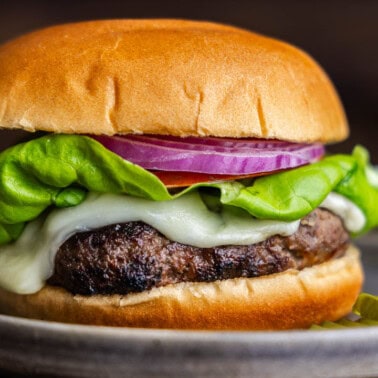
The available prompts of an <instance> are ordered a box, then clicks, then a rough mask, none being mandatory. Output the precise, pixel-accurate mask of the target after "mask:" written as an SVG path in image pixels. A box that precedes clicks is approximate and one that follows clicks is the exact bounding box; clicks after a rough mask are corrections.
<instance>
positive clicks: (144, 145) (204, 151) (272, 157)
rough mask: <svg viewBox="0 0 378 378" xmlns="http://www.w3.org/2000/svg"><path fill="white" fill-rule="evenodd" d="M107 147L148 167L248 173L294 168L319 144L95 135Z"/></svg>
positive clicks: (317, 151) (317, 153)
mask: <svg viewBox="0 0 378 378" xmlns="http://www.w3.org/2000/svg"><path fill="white" fill-rule="evenodd" d="M93 138H94V139H96V140H97V141H98V142H100V143H101V144H103V145H104V146H105V147H106V148H108V149H109V150H111V151H113V152H115V153H116V154H118V155H120V156H121V157H123V158H124V159H126V160H129V161H131V162H132V163H135V164H138V165H140V166H141V167H143V168H145V169H148V170H157V171H175V172H197V173H204V174H216V175H251V174H258V173H261V172H275V171H278V170H283V169H289V168H295V167H298V166H301V165H305V164H309V163H312V162H314V161H317V160H319V159H320V158H321V157H322V156H323V154H324V147H323V145H321V144H318V143H315V144H304V143H290V142H285V141H279V140H264V139H231V138H212V137H210V138H197V137H187V138H180V137H172V136H160V135H159V136H157V135H153V136H151V135H126V136H118V135H116V136H95V137H93Z"/></svg>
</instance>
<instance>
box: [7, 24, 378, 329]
mask: <svg viewBox="0 0 378 378" xmlns="http://www.w3.org/2000/svg"><path fill="white" fill-rule="evenodd" d="M0 126H1V127H2V128H5V129H23V130H26V131H29V132H31V133H33V132H35V131H39V133H35V134H31V140H29V141H27V142H24V143H20V144H18V145H15V146H13V147H10V148H8V149H7V150H5V151H3V152H1V154H0V180H1V186H0V244H1V246H0V288H1V289H0V311H1V312H2V313H4V314H10V315H15V316H22V317H30V318H37V319H44V320H53V321H60V322H71V323H83V324H94V325H111V326H129V327H156V328H178V329H240V330H241V329H256V330H261V329H289V328H304V327H308V326H310V325H311V324H317V323H321V322H323V321H325V320H330V321H332V320H336V319H338V318H340V317H342V316H343V315H345V314H346V313H348V312H349V311H350V309H351V307H352V305H353V303H354V301H355V300H356V297H357V295H358V293H359V291H360V289H361V284H362V280H363V274H362V269H361V264H360V260H359V252H358V250H357V249H356V247H354V246H353V244H352V243H351V237H354V236H357V235H359V234H362V233H364V232H366V231H368V230H369V229H371V228H373V227H375V226H376V225H377V224H378V215H377V212H376V211H375V209H376V207H377V204H378V189H377V177H376V173H375V172H374V171H373V170H372V168H371V166H370V165H369V161H368V153H367V152H366V150H365V149H364V148H363V147H360V146H359V147H356V148H355V150H354V151H353V154H351V155H342V154H339V155H333V156H330V155H326V154H325V152H324V144H326V143H334V142H337V141H341V140H343V139H344V138H346V137H347V134H348V126H347V121H346V118H345V115H344V111H343V108H342V105H341V103H340V100H339V98H338V96H337V93H336V92H335V89H334V87H333V86H332V84H331V82H330V80H329V79H328V77H327V76H326V74H325V73H324V72H323V71H322V69H321V68H320V67H319V66H318V65H317V64H316V63H315V62H314V61H313V60H312V58H310V57H309V56H308V55H307V54H305V53H304V52H302V51H300V50H299V49H297V48H295V47H293V46H290V45H288V44H286V43H283V42H280V41H277V40H274V39H270V38H267V37H263V36H261V35H258V34H254V33H251V32H249V31H246V30H242V29H238V28H235V27H231V26H225V25H219V24H214V23H207V22H192V21H180V20H111V21H93V22H83V23H74V24H67V25H60V26H54V27H49V28H47V29H43V30H39V31H36V32H33V33H30V34H27V35H25V36H21V37H19V38H17V39H15V40H13V41H10V42H8V43H6V44H4V45H3V46H1V47H0Z"/></svg>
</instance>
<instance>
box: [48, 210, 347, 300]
mask: <svg viewBox="0 0 378 378" xmlns="http://www.w3.org/2000/svg"><path fill="white" fill-rule="evenodd" d="M348 242H349V236H348V233H347V231H346V230H345V228H344V226H343V223H342V221H341V220H340V218H339V217H337V216H336V215H334V214H332V213H331V212H329V211H327V210H324V209H316V210H315V211H313V212H312V213H310V214H309V215H307V216H306V217H305V218H303V219H302V220H301V223H300V226H299V228H298V231H297V232H296V233H294V234H293V235H291V236H288V237H284V236H279V235H276V236H273V237H271V238H269V239H267V240H265V241H263V242H261V243H257V244H252V245H247V246H236V245H231V246H220V247H213V248H198V247H193V246H188V245H185V244H181V243H178V242H174V241H171V240H169V239H167V238H166V237H164V236H163V235H162V234H161V233H160V232H159V231H157V230H156V229H154V228H152V227H151V226H149V225H147V224H145V223H142V222H127V223H123V224H115V225H111V226H107V227H103V228H101V229H98V230H94V231H89V232H83V233H79V234H76V235H74V236H72V237H71V238H69V239H68V240H67V241H66V242H65V243H64V244H63V245H62V246H61V247H60V248H59V250H58V252H57V255H56V258H55V270H54V274H53V276H52V277H51V278H50V279H49V280H48V283H49V284H51V285H56V286H61V287H63V288H65V289H67V290H68V291H70V292H71V293H73V294H82V295H91V294H128V293H133V292H141V291H144V290H149V289H151V288H153V287H160V286H165V285H169V284H174V283H178V282H212V281H216V280H224V279H229V278H237V277H258V276H263V275H268V274H272V273H279V272H282V271H285V270H287V269H290V268H294V269H303V268H305V267H309V266H312V265H315V264H319V263H322V262H324V261H327V260H329V259H331V258H334V257H338V256H340V255H342V254H343V253H344V252H345V250H346V248H347V246H348Z"/></svg>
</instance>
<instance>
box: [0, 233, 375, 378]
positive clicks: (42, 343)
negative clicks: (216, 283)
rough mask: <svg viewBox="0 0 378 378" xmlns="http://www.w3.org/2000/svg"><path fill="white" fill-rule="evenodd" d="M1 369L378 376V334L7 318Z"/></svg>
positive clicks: (2, 324)
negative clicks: (200, 328)
mask: <svg viewBox="0 0 378 378" xmlns="http://www.w3.org/2000/svg"><path fill="white" fill-rule="evenodd" d="M359 244H360V247H361V248H362V249H363V250H364V258H363V260H364V264H365V266H366V273H367V280H366V290H369V291H370V292H372V293H377V291H378V257H377V256H378V248H376V247H375V246H377V245H378V237H377V235H376V234H371V235H369V236H368V237H365V238H364V239H363V240H361V241H360V242H359ZM0 369H3V372H5V371H7V372H9V371H12V372H15V373H21V374H24V375H26V374H27V375H28V376H30V375H44V376H49V377H52V376H69V377H252V376H255V377H375V376H377V377H378V327H377V328H375V327H372V328H359V329H350V330H349V329H347V330H331V331H292V332H198V331H196V332H190V331H189V332H188V331H164V330H146V329H123V328H108V327H91V326H78V325H66V324H59V323H52V322H43V321H36V320H28V319H20V318H14V317H9V316H1V315H0ZM0 373H1V371H0ZM17 376H19V375H17Z"/></svg>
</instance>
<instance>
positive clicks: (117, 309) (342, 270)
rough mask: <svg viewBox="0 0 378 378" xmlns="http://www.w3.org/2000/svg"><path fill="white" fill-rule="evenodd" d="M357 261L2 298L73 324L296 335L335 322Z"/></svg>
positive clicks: (1, 305)
mask: <svg viewBox="0 0 378 378" xmlns="http://www.w3.org/2000/svg"><path fill="white" fill-rule="evenodd" d="M362 279H363V275H362V269H361V265H360V261H359V253H358V251H357V250H356V248H355V247H350V248H349V250H348V252H347V254H346V255H345V256H344V257H343V258H340V259H336V260H331V261H329V262H326V263H323V264H320V265H317V266H314V267H312V268H306V269H304V270H302V271H296V270H290V271H287V272H284V273H278V274H273V275H270V276H264V277H260V278H249V279H247V278H239V279H232V280H225V281H217V282H214V283H185V284H176V285H171V286H166V287H163V288H159V289H153V290H151V291H149V292H145V293H141V294H132V295H128V296H120V295H112V296H94V297H83V296H73V295H72V294H70V293H68V292H67V291H65V290H64V289H61V288H55V287H51V286H46V287H45V288H43V289H42V290H41V291H40V292H38V293H36V294H32V295H17V294H12V293H9V292H6V291H3V290H1V291H0V311H1V312H3V313H6V314H9V315H16V316H23V317H30V318H37V319H44V320H54V321H60V322H68V323H82V324H97V325H111V326H129V327H154V328H182V329H184V328H186V329H256V330H262V329H290V328H305V327H308V326H310V325H311V324H314V323H320V322H322V321H324V320H336V319H339V318H340V317H342V316H343V315H345V314H347V313H348V312H349V311H350V309H351V308H352V305H353V303H354V302H355V300H356V298H357V295H358V293H359V292H360V289H361V284H362Z"/></svg>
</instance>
